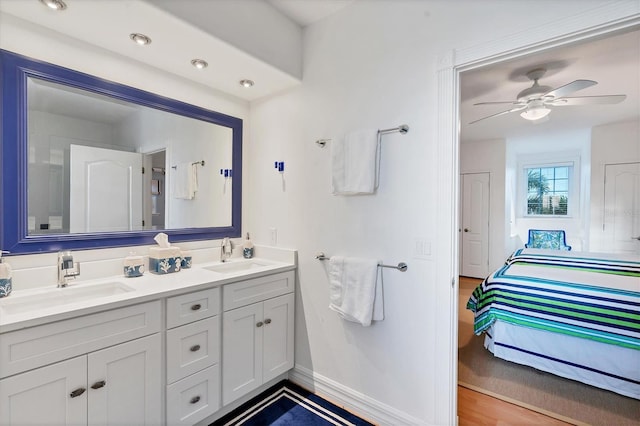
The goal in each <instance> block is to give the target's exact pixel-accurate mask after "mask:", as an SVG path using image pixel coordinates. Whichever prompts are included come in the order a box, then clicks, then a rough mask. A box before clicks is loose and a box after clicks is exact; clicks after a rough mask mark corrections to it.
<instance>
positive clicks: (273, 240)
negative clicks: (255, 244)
mask: <svg viewBox="0 0 640 426" xmlns="http://www.w3.org/2000/svg"><path fill="white" fill-rule="evenodd" d="M269 236H270V237H269V240H270V241H269V242H270V245H271V246H272V247H275V246H276V245H277V244H278V229H277V228H269Z"/></svg>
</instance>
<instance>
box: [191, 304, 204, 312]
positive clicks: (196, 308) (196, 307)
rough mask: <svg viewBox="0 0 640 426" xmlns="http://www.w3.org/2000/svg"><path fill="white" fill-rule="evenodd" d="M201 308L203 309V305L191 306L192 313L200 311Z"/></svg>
mask: <svg viewBox="0 0 640 426" xmlns="http://www.w3.org/2000/svg"><path fill="white" fill-rule="evenodd" d="M200 308H202V305H200V304H199V303H196V304H195V305H191V310H192V311H199V310H200Z"/></svg>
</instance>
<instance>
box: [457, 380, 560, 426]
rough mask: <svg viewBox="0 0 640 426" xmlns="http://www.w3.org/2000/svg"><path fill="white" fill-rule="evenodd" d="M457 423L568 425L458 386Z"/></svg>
mask: <svg viewBox="0 0 640 426" xmlns="http://www.w3.org/2000/svg"><path fill="white" fill-rule="evenodd" d="M458 425H459V426H471V425H474V426H475V425H500V426H507V425H551V426H568V425H571V423H565V422H562V421H560V420H557V419H554V418H552V417H549V416H545V415H544V414H540V413H538V412H535V411H531V410H527V409H526V408H523V407H520V406H518V405H515V404H510V403H508V402H506V401H503V400H501V399H498V398H494V397H491V396H489V395H485V394H483V393H480V392H476V391H473V390H471V389H467V388H463V387H462V386H458Z"/></svg>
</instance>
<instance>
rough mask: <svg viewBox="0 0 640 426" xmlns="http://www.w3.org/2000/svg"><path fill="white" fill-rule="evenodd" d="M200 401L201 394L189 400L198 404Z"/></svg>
mask: <svg viewBox="0 0 640 426" xmlns="http://www.w3.org/2000/svg"><path fill="white" fill-rule="evenodd" d="M198 401H200V397H199V396H194V397H193V398H191V400H189V402H190V403H191V404H197V403H198Z"/></svg>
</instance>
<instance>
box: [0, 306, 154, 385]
mask: <svg viewBox="0 0 640 426" xmlns="http://www.w3.org/2000/svg"><path fill="white" fill-rule="evenodd" d="M160 306H161V305H160V301H154V302H148V303H143V304H140V305H134V306H128V307H126V308H120V309H114V310H111V311H105V312H100V313H97V314H91V315H85V316H81V317H77V318H72V319H68V320H64V321H58V322H53V323H49V324H44V325H40V326H36V327H31V328H26V329H23V330H16V331H12V332H9V333H5V334H0V365H1V366H2V368H1V369H0V378H1V377H7V376H11V375H13V374H16V373H19V372H21V371H25V370H30V369H32V368H36V367H40V366H43V365H46V364H51V363H54V362H57V361H61V360H63V359H67V358H71V357H74V356H77V355H81V354H86V353H88V352H92V351H95V350H97V349H102V348H105V347H107V346H112V345H115V344H118V343H122V342H126V341H128V340H132V339H136V338H138V337H142V336H147V335H149V334H153V333H157V332H159V331H160V322H161V321H160Z"/></svg>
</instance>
